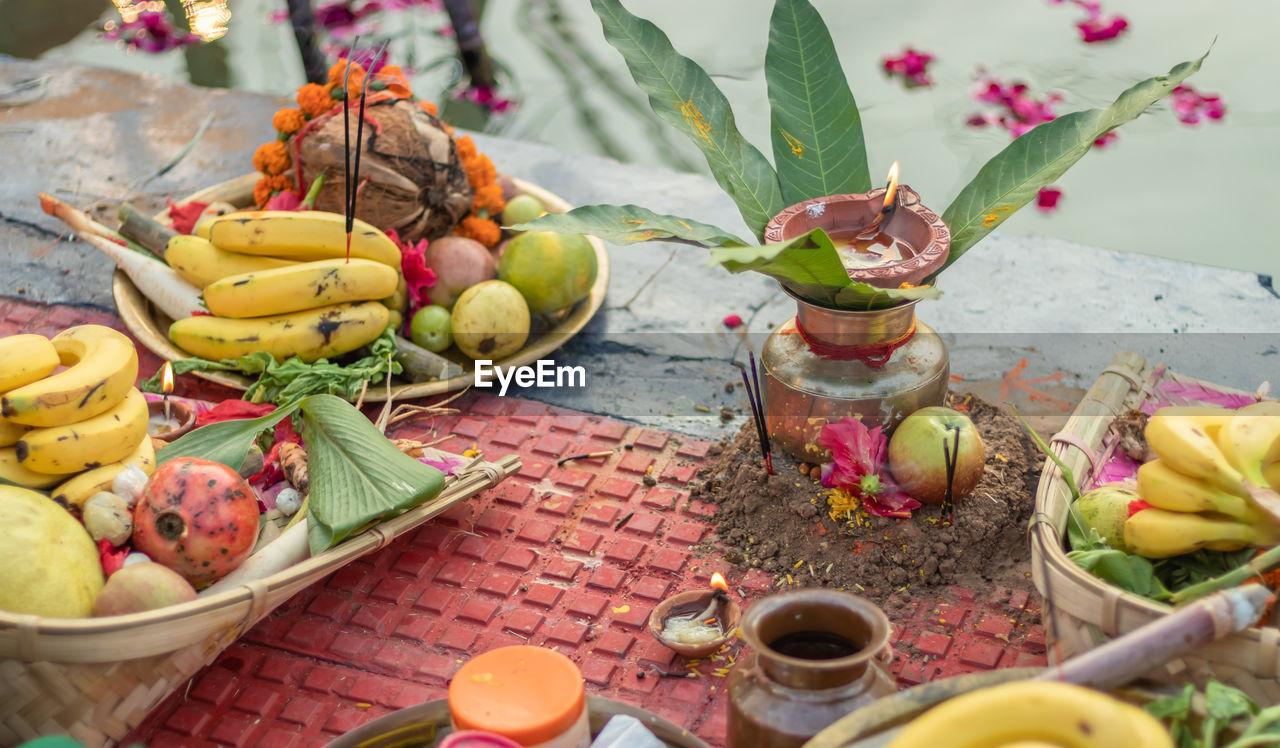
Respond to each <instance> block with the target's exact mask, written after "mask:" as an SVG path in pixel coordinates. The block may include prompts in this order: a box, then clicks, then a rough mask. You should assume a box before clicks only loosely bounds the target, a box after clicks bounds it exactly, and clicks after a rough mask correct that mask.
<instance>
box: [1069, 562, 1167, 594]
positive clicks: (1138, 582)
mask: <svg viewBox="0 0 1280 748" xmlns="http://www.w3.org/2000/svg"><path fill="white" fill-rule="evenodd" d="M1067 558H1069V559H1071V560H1072V561H1074V562H1075V563H1076V565H1077V566H1079V567H1080V568H1082V569H1084V570H1085V571H1087V572H1089V573H1090V574H1093V575H1094V576H1095V577H1097V578H1099V579H1101V580H1103V581H1106V582H1110V583H1111V584H1114V585H1115V586H1117V587H1119V588H1120V589H1122V590H1126V591H1128V592H1132V593H1134V594H1135V595H1141V596H1143V597H1147V598H1150V599H1152V600H1167V599H1168V598H1169V591H1168V590H1166V589H1165V588H1164V585H1162V584H1160V580H1159V579H1156V574H1155V569H1153V568H1152V566H1151V562H1150V561H1148V560H1147V559H1145V558H1143V557H1141V556H1135V555H1132V554H1129V553H1125V552H1124V551H1117V550H1114V549H1105V550H1096V551H1071V552H1070V553H1068V554H1067Z"/></svg>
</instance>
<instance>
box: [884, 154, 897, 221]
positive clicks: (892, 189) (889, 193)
mask: <svg viewBox="0 0 1280 748" xmlns="http://www.w3.org/2000/svg"><path fill="white" fill-rule="evenodd" d="M897 194H898V162H897V161H894V162H893V166H890V167H889V186H888V187H886V188H885V190H884V205H882V206H880V212H881V214H883V213H885V212H887V211H888V210H889V206H890V205H893V198H894V197H896V196H897Z"/></svg>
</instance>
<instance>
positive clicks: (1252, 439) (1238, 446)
mask: <svg viewBox="0 0 1280 748" xmlns="http://www.w3.org/2000/svg"><path fill="white" fill-rule="evenodd" d="M1218 448H1219V449H1220V450H1222V456H1223V457H1225V458H1226V459H1227V462H1228V463H1230V464H1231V466H1232V467H1234V468H1235V469H1236V470H1239V471H1240V474H1241V475H1243V476H1244V478H1245V480H1247V481H1249V482H1250V483H1252V484H1253V485H1255V486H1264V487H1265V486H1266V485H1267V479H1266V478H1265V477H1263V475H1262V469H1263V468H1265V467H1266V466H1267V465H1270V464H1271V463H1273V462H1277V461H1280V415H1246V414H1244V412H1243V411H1241V414H1240V415H1237V416H1236V417H1235V418H1232V419H1231V422H1230V423H1228V424H1227V425H1225V426H1223V427H1222V430H1221V431H1219V432H1218Z"/></svg>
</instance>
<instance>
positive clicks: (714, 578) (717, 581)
mask: <svg viewBox="0 0 1280 748" xmlns="http://www.w3.org/2000/svg"><path fill="white" fill-rule="evenodd" d="M711 589H713V590H720V591H721V592H728V591H729V583H728V582H726V581H725V579H724V575H723V574H721V573H720V572H718V571H717V572H716V573H715V574H712V575H711Z"/></svg>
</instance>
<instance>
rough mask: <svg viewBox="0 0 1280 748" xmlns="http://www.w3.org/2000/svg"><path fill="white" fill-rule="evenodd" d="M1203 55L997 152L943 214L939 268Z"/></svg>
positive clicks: (1188, 71) (1136, 112)
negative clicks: (944, 240)
mask: <svg viewBox="0 0 1280 748" xmlns="http://www.w3.org/2000/svg"><path fill="white" fill-rule="evenodd" d="M1207 56H1208V54H1207V53H1206V54H1205V55H1204V56H1203V57H1201V58H1200V59H1198V60H1192V61H1190V62H1183V63H1180V64H1178V65H1175V66H1174V67H1173V69H1172V70H1170V71H1169V72H1168V73H1167V74H1165V75H1158V76H1156V77H1154V78H1148V79H1146V80H1144V81H1142V82H1141V83H1138V84H1136V85H1134V86H1132V87H1131V88H1129V89H1128V90H1127V91H1125V92H1124V93H1122V94H1120V96H1119V97H1118V98H1117V99H1116V100H1115V102H1114V103H1112V104H1111V106H1109V107H1106V108H1104V109H1087V110H1084V111H1080V112H1072V113H1071V114H1067V115H1064V116H1062V117H1058V118H1057V119H1054V120H1051V121H1049V122H1045V123H1044V124H1042V125H1038V126H1037V127H1035V128H1033V129H1032V130H1030V131H1028V132H1026V133H1023V135H1022V136H1021V137H1019V138H1017V139H1016V140H1014V141H1013V142H1012V143H1010V144H1009V145H1008V146H1007V147H1005V149H1004V150H1003V151H1000V152H999V153H997V154H996V155H995V157H994V158H992V159H991V160H990V161H988V162H987V163H986V164H985V165H983V167H982V168H981V169H980V170H979V171H978V174H977V176H975V177H974V178H973V181H971V182H969V184H967V185H965V187H964V189H962V190H960V194H959V195H957V196H956V199H955V200H953V201H952V202H951V205H949V206H948V207H947V209H946V211H944V212H943V214H942V219H943V220H944V221H946V223H947V226H948V227H950V229H951V255H950V256H949V257H948V258H947V263H946V265H943V267H942V270H945V269H946V268H947V267H948V266H950V265H951V263H953V262H955V261H956V260H958V259H960V256H961V255H963V254H964V253H965V252H966V251H967V250H968V249H969V248H970V247H972V246H973V245H974V244H977V243H978V241H979V240H981V239H982V238H983V237H985V236H986V235H987V234H989V233H990V232H991V230H992V229H994V228H995V227H996V226H999V225H1000V224H1001V223H1003V222H1004V220H1005V219H1006V218H1008V217H1009V216H1011V215H1013V213H1014V211H1016V210H1018V208H1021V207H1022V206H1023V205H1026V204H1027V202H1028V201H1030V200H1031V198H1032V197H1034V196H1035V195H1036V193H1037V192H1039V191H1040V188H1041V187H1044V186H1046V185H1048V184H1049V183H1050V182H1052V181H1053V180H1055V179H1057V178H1058V177H1060V176H1062V174H1063V173H1064V172H1066V170H1067V169H1069V168H1070V167H1071V165H1072V164H1074V163H1075V162H1076V161H1079V160H1080V158H1081V157H1082V156H1084V154H1086V153H1088V152H1089V149H1090V148H1092V147H1093V141H1095V140H1097V139H1098V138H1100V137H1102V136H1103V135H1105V134H1106V133H1108V132H1110V131H1111V130H1114V129H1115V128H1117V127H1119V126H1120V125H1123V124H1124V123H1126V122H1128V121H1130V120H1132V119H1135V118H1136V117H1137V116H1138V115H1140V114H1142V113H1143V112H1145V111H1146V110H1147V107H1149V106H1151V105H1152V104H1154V103H1155V102H1157V101H1159V100H1160V99H1162V98H1164V97H1165V96H1166V95H1168V93H1169V92H1170V91H1172V90H1173V89H1174V87H1175V86H1177V85H1178V84H1179V83H1181V82H1182V81H1183V80H1185V79H1186V78H1187V77H1188V76H1190V75H1191V74H1192V73H1194V72H1196V71H1197V70H1199V69H1200V63H1202V62H1204V58H1205V57H1207ZM939 272H941V270H940V271H939ZM934 275H935V277H936V275H937V274H936V273H935V274H934ZM930 280H932V279H930Z"/></svg>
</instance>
